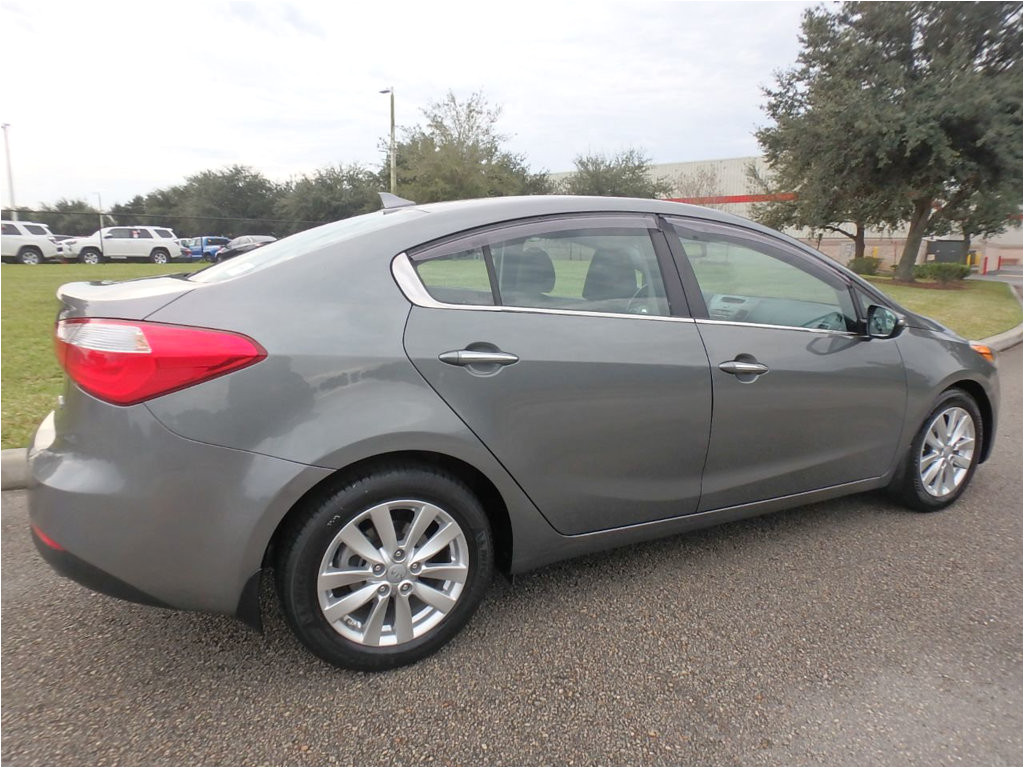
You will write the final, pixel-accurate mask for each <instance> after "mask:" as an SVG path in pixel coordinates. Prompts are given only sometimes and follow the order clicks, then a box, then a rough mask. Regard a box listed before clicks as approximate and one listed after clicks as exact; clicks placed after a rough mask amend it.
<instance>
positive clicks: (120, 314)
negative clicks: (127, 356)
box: [57, 275, 197, 320]
mask: <svg viewBox="0 0 1024 768" xmlns="http://www.w3.org/2000/svg"><path fill="white" fill-rule="evenodd" d="M196 288H197V286H196V284H195V283H190V282H188V281H186V280H184V279H183V276H175V275H166V276H162V277H144V278H140V279H138V280H127V281H124V282H113V281H110V280H97V281H92V282H81V283H66V284H65V285H62V286H61V287H60V288H58V289H57V300H58V301H60V314H59V316H58V319H59V320H69V319H72V318H79V317H111V318H123V319H128V320H141V319H143V318H145V317H147V316H149V315H151V314H153V313H154V312H156V311H157V310H159V309H161V308H163V307H166V306H167V305H168V304H170V303H171V302H173V301H175V300H177V299H179V298H181V297H182V296H184V295H185V294H187V293H190V292H191V291H193V290H195V289H196Z"/></svg>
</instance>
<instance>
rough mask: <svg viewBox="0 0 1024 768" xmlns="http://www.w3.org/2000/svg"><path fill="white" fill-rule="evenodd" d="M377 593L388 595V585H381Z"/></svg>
mask: <svg viewBox="0 0 1024 768" xmlns="http://www.w3.org/2000/svg"><path fill="white" fill-rule="evenodd" d="M377 591H378V592H379V593H380V594H382V595H386V594H387V593H388V592H389V591H390V590H389V588H388V585H387V584H381V585H380V586H379V587H377Z"/></svg>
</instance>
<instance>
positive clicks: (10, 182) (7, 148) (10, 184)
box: [3, 123, 394, 221]
mask: <svg viewBox="0 0 1024 768" xmlns="http://www.w3.org/2000/svg"><path fill="white" fill-rule="evenodd" d="M10 127H11V124H10V123H4V125H3V128H4V154H5V155H6V156H7V191H8V192H9V193H10V196H11V220H12V221H17V220H18V208H17V206H16V204H15V202H14V174H13V173H11V145H10V143H9V141H8V139H7V129H8V128H10ZM391 142H392V143H394V139H392V140H391Z"/></svg>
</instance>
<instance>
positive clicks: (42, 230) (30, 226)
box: [25, 224, 50, 235]
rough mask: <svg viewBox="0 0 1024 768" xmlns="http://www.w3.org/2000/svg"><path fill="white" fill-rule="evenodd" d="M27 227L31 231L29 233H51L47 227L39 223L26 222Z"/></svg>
mask: <svg viewBox="0 0 1024 768" xmlns="http://www.w3.org/2000/svg"><path fill="white" fill-rule="evenodd" d="M25 229H27V230H28V231H29V234H32V235H48V234H50V233H49V231H47V229H46V227H41V226H39V225H38V224H26V225H25Z"/></svg>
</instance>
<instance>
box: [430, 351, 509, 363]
mask: <svg viewBox="0 0 1024 768" xmlns="http://www.w3.org/2000/svg"><path fill="white" fill-rule="evenodd" d="M437 359H438V360H440V361H441V362H442V363H448V365H462V366H466V365H512V363H518V362H519V355H513V354H511V353H509V352H479V351H477V350H474V349H456V350H452V351H451V352H442V353H441V354H440V355H438V356H437Z"/></svg>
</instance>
